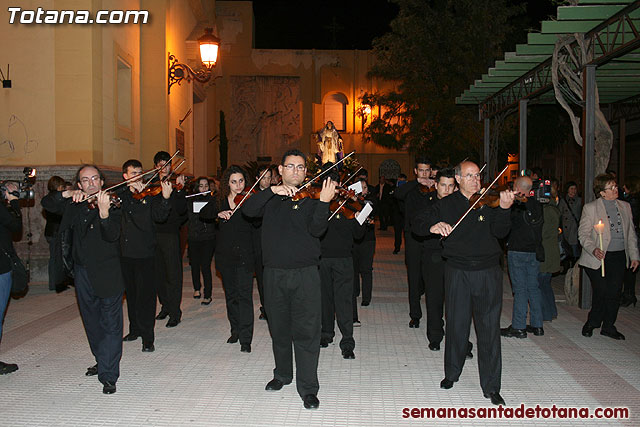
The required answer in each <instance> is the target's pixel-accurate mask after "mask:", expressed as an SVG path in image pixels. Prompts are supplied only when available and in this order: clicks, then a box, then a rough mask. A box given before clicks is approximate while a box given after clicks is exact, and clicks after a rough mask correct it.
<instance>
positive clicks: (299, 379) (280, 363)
mask: <svg viewBox="0 0 640 427" xmlns="http://www.w3.org/2000/svg"><path fill="white" fill-rule="evenodd" d="M278 170H279V172H280V174H281V175H282V185H278V186H273V187H271V188H270V189H269V190H265V191H261V192H259V193H256V194H254V195H253V196H251V197H250V198H249V199H248V200H247V201H246V202H245V203H244V205H243V206H242V210H243V212H244V213H245V214H246V215H247V216H249V217H262V255H263V262H264V294H265V295H264V302H265V309H266V310H267V316H268V318H269V330H270V331H271V338H272V340H273V355H274V359H275V362H276V367H275V369H274V371H273V376H274V378H273V380H271V381H270V382H269V383H268V384H267V386H266V387H265V388H266V390H280V389H281V388H282V387H283V386H284V385H285V384H290V383H291V381H292V380H293V357H292V356H293V355H292V352H291V345H292V344H293V347H294V349H295V356H296V384H297V389H298V394H299V395H300V397H302V399H303V402H304V407H305V408H307V409H311V408H317V407H318V406H319V405H320V402H319V401H318V398H317V396H316V395H317V394H318V389H319V388H320V385H319V383H318V357H319V355H320V327H321V306H320V298H321V296H320V275H319V273H318V265H319V264H320V240H319V239H320V237H321V236H322V235H323V234H324V233H325V231H326V230H327V225H328V223H327V219H328V218H329V202H330V201H331V200H332V199H333V197H334V195H335V184H333V182H332V181H331V180H326V181H324V182H323V187H322V190H321V191H320V193H319V200H312V199H309V198H304V199H301V200H298V201H294V200H293V199H292V198H291V196H293V195H294V194H295V193H296V192H297V186H298V185H300V184H301V183H302V181H303V180H304V178H305V174H306V170H307V168H306V156H305V155H304V153H302V152H301V151H299V150H289V151H287V152H286V153H285V154H284V155H283V157H282V162H281V164H280V166H278Z"/></svg>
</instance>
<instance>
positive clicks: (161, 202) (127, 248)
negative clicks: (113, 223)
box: [118, 187, 171, 258]
mask: <svg viewBox="0 0 640 427" xmlns="http://www.w3.org/2000/svg"><path fill="white" fill-rule="evenodd" d="M118 196H119V197H120V199H121V200H122V233H121V235H120V250H121V254H122V256H123V257H128V258H151V257H152V256H154V254H155V249H156V223H158V222H163V221H166V220H167V218H168V217H169V212H170V210H171V207H170V205H169V200H167V199H165V198H164V197H162V196H160V197H149V196H148V197H145V198H144V199H142V200H137V199H135V198H134V197H133V194H132V193H131V191H130V190H129V187H124V188H123V189H122V190H121V191H119V192H118Z"/></svg>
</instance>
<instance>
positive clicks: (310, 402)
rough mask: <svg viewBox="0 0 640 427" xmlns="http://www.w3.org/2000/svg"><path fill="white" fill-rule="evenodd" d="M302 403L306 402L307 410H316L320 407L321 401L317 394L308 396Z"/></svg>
mask: <svg viewBox="0 0 640 427" xmlns="http://www.w3.org/2000/svg"><path fill="white" fill-rule="evenodd" d="M302 401H303V402H304V407H305V408H307V409H316V408H317V407H318V406H320V401H319V400H318V398H317V397H316V395H315V394H307V395H306V396H305V397H304V399H302Z"/></svg>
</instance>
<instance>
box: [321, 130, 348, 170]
mask: <svg viewBox="0 0 640 427" xmlns="http://www.w3.org/2000/svg"><path fill="white" fill-rule="evenodd" d="M317 136H318V157H319V158H320V161H321V163H320V164H321V165H324V164H325V163H327V162H331V163H335V162H337V161H338V160H341V159H342V158H343V157H344V152H343V148H342V137H340V134H339V133H338V131H337V130H336V127H335V126H334V125H333V122H331V121H328V122H327V124H326V125H325V126H324V127H323V128H322V129H321V130H320V132H318V133H317Z"/></svg>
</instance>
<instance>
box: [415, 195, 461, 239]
mask: <svg viewBox="0 0 640 427" xmlns="http://www.w3.org/2000/svg"><path fill="white" fill-rule="evenodd" d="M438 200H439V199H438V195H437V194H436V192H435V191H433V192H431V193H429V195H428V197H427V198H426V200H425V201H424V204H423V206H422V208H421V210H420V211H419V212H418V213H416V214H415V215H414V216H413V218H412V219H411V228H410V230H411V233H412V234H413V235H414V236H417V237H419V238H420V239H422V247H423V248H424V249H426V250H429V251H440V252H441V251H442V240H441V239H440V235H439V234H431V232H430V231H429V228H430V225H429V221H430V217H431V210H432V209H433V207H434V206H435V204H436V203H437V202H438ZM451 225H453V224H451Z"/></svg>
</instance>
